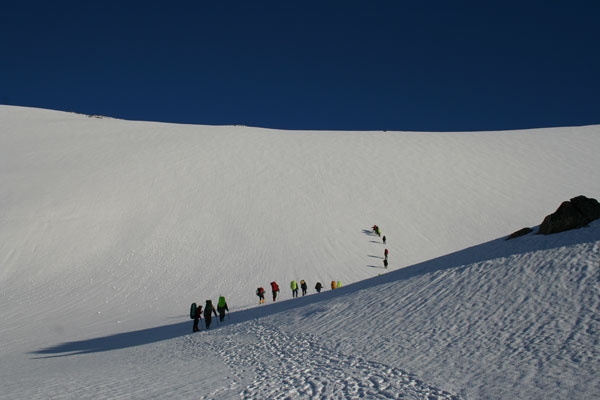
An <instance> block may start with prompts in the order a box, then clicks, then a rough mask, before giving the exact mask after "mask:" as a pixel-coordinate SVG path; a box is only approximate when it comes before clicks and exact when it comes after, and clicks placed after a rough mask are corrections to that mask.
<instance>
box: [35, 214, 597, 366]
mask: <svg viewBox="0 0 600 400" xmlns="http://www.w3.org/2000/svg"><path fill="white" fill-rule="evenodd" d="M535 230H537V229H535ZM363 232H365V233H367V232H368V231H366V230H364V231H363ZM599 240H600V223H599V222H598V221H596V222H594V223H592V224H590V227H586V228H581V229H577V230H574V231H568V232H562V233H558V234H554V235H548V236H545V235H537V234H535V233H530V234H529V235H526V236H523V237H520V238H516V239H513V240H508V241H507V240H505V238H504V237H503V238H500V239H495V240H492V241H490V242H487V243H483V244H480V245H477V246H473V247H469V248H467V249H464V250H460V251H457V252H454V253H451V254H448V255H445V256H441V257H438V258H435V259H432V260H428V261H424V262H422V263H419V264H415V265H412V266H409V267H405V268H402V269H398V270H395V271H390V272H389V273H386V274H384V275H379V276H376V277H374V278H370V279H367V280H364V281H360V282H356V283H354V284H350V285H348V286H343V287H341V288H339V289H336V290H328V291H324V292H322V293H320V294H318V295H317V294H311V295H308V296H303V297H299V298H296V299H288V300H283V301H279V302H275V303H268V304H266V305H263V306H259V307H256V308H250V309H247V310H242V311H234V312H231V313H230V314H229V315H228V317H227V318H229V319H228V320H227V319H226V321H225V323H223V324H219V322H218V321H214V322H213V328H212V329H210V330H218V329H221V328H224V327H226V326H228V325H233V324H241V323H244V322H246V321H249V320H253V319H257V318H262V317H265V316H267V315H272V314H276V313H280V312H284V311H287V310H290V309H294V308H298V307H303V306H306V305H308V304H311V303H316V302H319V301H324V300H325V301H326V300H330V299H332V298H334V297H337V296H346V295H351V294H352V293H354V292H356V291H359V290H365V289H369V288H372V287H374V286H377V285H380V284H384V283H390V282H394V281H402V280H406V279H410V278H412V277H415V276H419V275H423V274H428V273H433V272H436V271H440V270H445V269H449V268H455V267H461V266H467V265H470V264H474V263H478V262H483V261H488V260H493V259H496V258H500V257H509V256H512V255H518V254H523V253H529V252H535V251H542V250H549V249H553V248H559V247H565V246H572V245H577V244H583V243H593V242H596V241H599ZM372 257H376V256H372ZM369 267H372V268H380V267H376V266H371V265H369ZM191 330H192V320H191V319H186V321H185V322H178V323H175V324H170V325H163V326H158V327H155V328H148V329H142V330H138V331H132V332H125V333H118V334H114V335H109V336H103V337H97V338H92V339H86V340H79V341H74V342H65V343H61V344H58V345H55V346H51V347H47V348H44V349H40V350H36V351H33V352H31V353H30V354H37V355H39V356H38V357H34V358H51V357H65V356H71V355H78V354H89V353H97V352H104V351H111V350H118V349H124V348H129V347H135V346H142V345H145V344H150V343H156V342H160V341H163V340H169V339H173V338H177V337H182V336H185V335H188V334H190V335H192V334H193V335H195V334H198V333H191V332H190V331H191ZM205 331H206V329H204V327H203V329H202V330H201V331H200V334H201V333H202V332H205Z"/></svg>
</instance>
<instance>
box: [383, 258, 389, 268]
mask: <svg viewBox="0 0 600 400" xmlns="http://www.w3.org/2000/svg"><path fill="white" fill-rule="evenodd" d="M387 266H388V261H387V258H386V259H385V260H383V268H387Z"/></svg>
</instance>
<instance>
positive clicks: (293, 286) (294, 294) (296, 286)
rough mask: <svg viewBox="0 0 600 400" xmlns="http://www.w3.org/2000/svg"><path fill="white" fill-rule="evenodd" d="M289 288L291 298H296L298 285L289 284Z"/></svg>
mask: <svg viewBox="0 0 600 400" xmlns="http://www.w3.org/2000/svg"><path fill="white" fill-rule="evenodd" d="M290 288H291V289H292V297H298V284H297V283H296V281H292V282H291V283H290Z"/></svg>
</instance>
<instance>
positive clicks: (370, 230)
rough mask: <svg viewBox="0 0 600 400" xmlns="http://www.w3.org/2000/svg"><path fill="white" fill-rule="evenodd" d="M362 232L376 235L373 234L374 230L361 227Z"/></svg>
mask: <svg viewBox="0 0 600 400" xmlns="http://www.w3.org/2000/svg"><path fill="white" fill-rule="evenodd" d="M362 233H364V234H365V235H369V236H377V235H375V232H373V230H372V229H363V230H362Z"/></svg>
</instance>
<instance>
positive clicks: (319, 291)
mask: <svg viewBox="0 0 600 400" xmlns="http://www.w3.org/2000/svg"><path fill="white" fill-rule="evenodd" d="M322 287H323V285H321V282H317V284H316V285H315V290H316V291H317V293H321V288H322Z"/></svg>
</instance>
